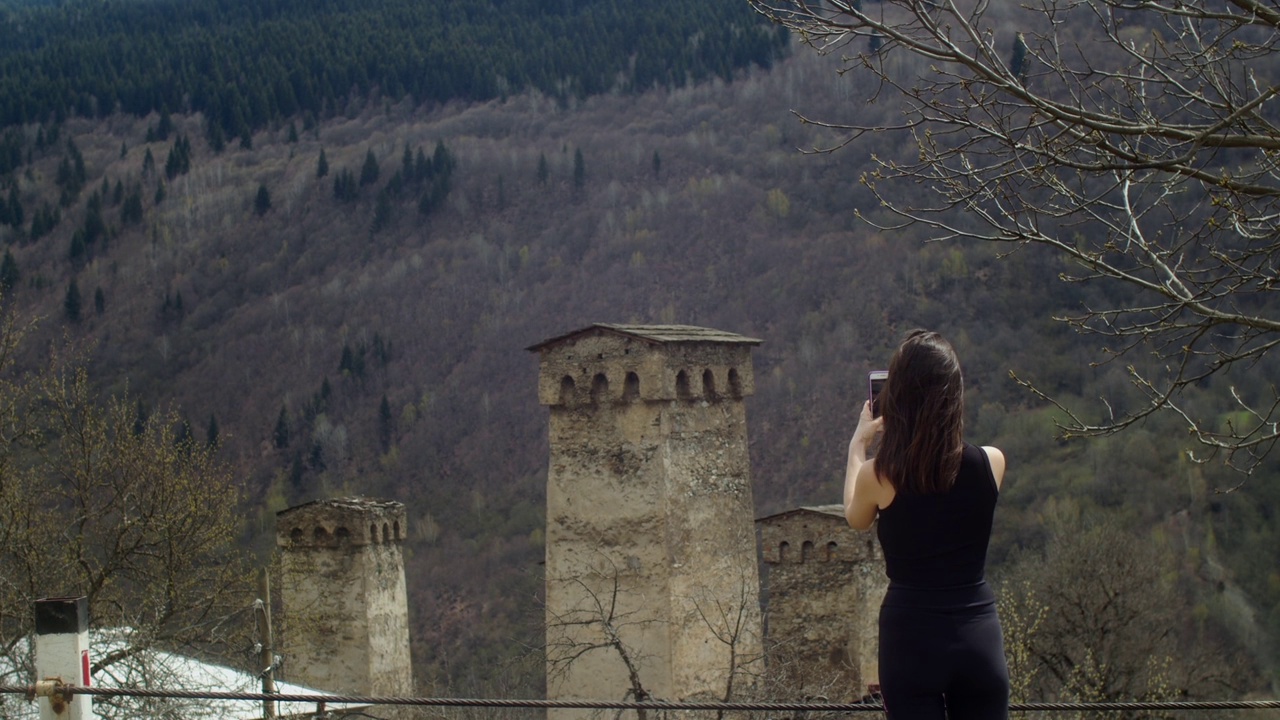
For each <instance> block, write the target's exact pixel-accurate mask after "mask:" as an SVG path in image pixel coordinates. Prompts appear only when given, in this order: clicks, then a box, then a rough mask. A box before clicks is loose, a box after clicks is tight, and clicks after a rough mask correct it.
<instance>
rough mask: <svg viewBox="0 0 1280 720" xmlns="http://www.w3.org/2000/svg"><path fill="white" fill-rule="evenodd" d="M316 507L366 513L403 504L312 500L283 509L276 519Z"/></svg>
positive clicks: (357, 499)
mask: <svg viewBox="0 0 1280 720" xmlns="http://www.w3.org/2000/svg"><path fill="white" fill-rule="evenodd" d="M318 507H334V508H343V509H346V510H360V511H364V512H368V511H386V510H399V509H401V508H403V507H404V504H403V503H400V502H396V501H395V500H373V499H370V498H366V497H346V498H335V499H332V500H312V501H311V502H305V503H302V504H301V505H294V506H293V507H288V508H285V509H284V510H281V511H279V512H277V513H276V517H282V516H284V515H288V514H290V513H293V512H296V511H298V510H302V509H304V508H318Z"/></svg>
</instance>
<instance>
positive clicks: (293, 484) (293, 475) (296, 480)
mask: <svg viewBox="0 0 1280 720" xmlns="http://www.w3.org/2000/svg"><path fill="white" fill-rule="evenodd" d="M304 472H305V470H304V468H303V466H302V451H301V450H299V451H297V452H295V453H294V454H293V462H292V463H291V464H290V466H289V488H290V489H291V490H292V491H293V493H292V496H291V498H290V499H291V500H292V501H293V502H295V503H297V502H299V501H300V500H302V478H303V475H304Z"/></svg>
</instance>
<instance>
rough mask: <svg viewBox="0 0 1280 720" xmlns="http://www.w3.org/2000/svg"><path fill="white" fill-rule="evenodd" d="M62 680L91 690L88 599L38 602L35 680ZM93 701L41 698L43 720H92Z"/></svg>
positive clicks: (83, 697)
mask: <svg viewBox="0 0 1280 720" xmlns="http://www.w3.org/2000/svg"><path fill="white" fill-rule="evenodd" d="M50 678H59V679H61V680H62V682H63V683H64V684H67V685H74V686H76V687H89V599H88V598H86V597H76V598H66V597H62V598H45V599H43V600H37V601H36V680H37V681H39V680H46V679H50ZM92 718H93V698H92V696H89V695H73V696H72V697H70V698H66V697H63V696H59V695H55V696H54V697H49V698H41V700H40V720H92Z"/></svg>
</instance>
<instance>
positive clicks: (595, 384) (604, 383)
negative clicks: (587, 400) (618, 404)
mask: <svg viewBox="0 0 1280 720" xmlns="http://www.w3.org/2000/svg"><path fill="white" fill-rule="evenodd" d="M608 400H609V378H608V377H607V376H606V375H605V374H604V373H596V376H595V377H593V378H591V403H592V404H593V405H599V404H600V403H602V402H607V401H608Z"/></svg>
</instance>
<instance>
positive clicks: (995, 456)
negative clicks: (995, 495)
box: [979, 445, 1005, 489]
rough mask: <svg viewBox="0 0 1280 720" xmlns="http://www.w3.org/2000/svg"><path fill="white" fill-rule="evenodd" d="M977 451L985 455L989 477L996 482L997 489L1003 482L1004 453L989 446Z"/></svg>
mask: <svg viewBox="0 0 1280 720" xmlns="http://www.w3.org/2000/svg"><path fill="white" fill-rule="evenodd" d="M979 450H980V451H981V452H982V453H983V454H984V455H986V457H987V465H989V466H990V467H991V477H992V479H994V480H995V481H996V488H997V489H999V487H1000V485H1001V484H1002V483H1003V482H1004V468H1005V459H1004V453H1003V452H1001V451H1000V448H996V447H992V446H990V445H983V446H982V447H981V448H979Z"/></svg>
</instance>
